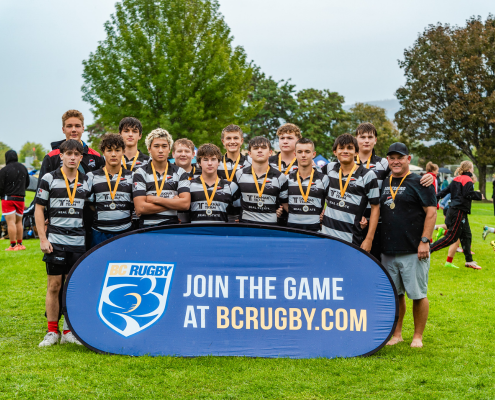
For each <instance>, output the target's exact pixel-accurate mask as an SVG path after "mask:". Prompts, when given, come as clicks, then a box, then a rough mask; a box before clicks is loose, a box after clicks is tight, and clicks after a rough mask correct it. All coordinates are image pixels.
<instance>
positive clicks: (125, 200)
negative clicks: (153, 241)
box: [88, 168, 134, 233]
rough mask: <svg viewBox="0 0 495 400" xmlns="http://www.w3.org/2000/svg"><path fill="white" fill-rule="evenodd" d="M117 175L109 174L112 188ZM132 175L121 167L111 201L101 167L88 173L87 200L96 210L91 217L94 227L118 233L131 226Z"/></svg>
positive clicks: (132, 204) (132, 207) (132, 205)
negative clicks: (92, 217)
mask: <svg viewBox="0 0 495 400" xmlns="http://www.w3.org/2000/svg"><path fill="white" fill-rule="evenodd" d="M118 175H119V174H118V173H116V174H114V175H113V176H112V175H110V174H109V177H110V183H111V184H112V189H114V188H115V182H116V180H117V176H118ZM132 175H133V173H132V172H131V171H130V170H128V169H123V168H122V174H121V176H120V181H119V185H118V187H117V192H115V197H114V199H113V201H112V197H111V196H110V189H109V188H108V182H107V178H106V176H105V171H103V168H100V169H98V170H96V171H93V172H89V173H88V189H89V202H90V203H92V204H93V205H94V207H95V210H96V212H95V213H94V219H93V228H94V229H96V230H98V231H103V232H109V233H119V232H124V231H126V230H127V229H129V228H130V227H131V216H132V211H133V210H134V203H133V202H132ZM112 203H115V209H113V210H112V209H111V208H110V205H111V204H112Z"/></svg>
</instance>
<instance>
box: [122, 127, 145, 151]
mask: <svg viewBox="0 0 495 400" xmlns="http://www.w3.org/2000/svg"><path fill="white" fill-rule="evenodd" d="M120 135H121V136H122V139H124V142H125V145H126V146H127V147H134V146H137V144H138V142H139V139H141V136H142V135H141V134H140V133H139V129H138V128H130V127H125V128H124V129H122V132H120Z"/></svg>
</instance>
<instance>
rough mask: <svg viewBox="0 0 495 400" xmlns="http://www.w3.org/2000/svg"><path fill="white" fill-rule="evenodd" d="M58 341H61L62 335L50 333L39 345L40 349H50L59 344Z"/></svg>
mask: <svg viewBox="0 0 495 400" xmlns="http://www.w3.org/2000/svg"><path fill="white" fill-rule="evenodd" d="M58 339H60V333H55V332H48V333H47V334H46V335H45V337H44V339H43V341H42V342H41V343H40V344H39V347H48V346H52V345H54V344H57V343H58Z"/></svg>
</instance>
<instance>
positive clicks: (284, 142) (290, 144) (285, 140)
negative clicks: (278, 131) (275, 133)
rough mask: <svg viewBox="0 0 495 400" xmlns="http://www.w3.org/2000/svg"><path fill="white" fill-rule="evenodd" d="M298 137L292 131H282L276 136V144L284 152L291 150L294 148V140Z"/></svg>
mask: <svg viewBox="0 0 495 400" xmlns="http://www.w3.org/2000/svg"><path fill="white" fill-rule="evenodd" d="M298 140H299V138H298V137H297V136H296V135H294V134H293V133H283V134H282V135H280V136H279V137H278V144H279V146H280V151H283V152H284V153H288V152H292V151H294V149H295V146H296V142H297V141H298Z"/></svg>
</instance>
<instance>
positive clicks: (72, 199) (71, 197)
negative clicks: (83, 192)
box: [60, 168, 79, 205]
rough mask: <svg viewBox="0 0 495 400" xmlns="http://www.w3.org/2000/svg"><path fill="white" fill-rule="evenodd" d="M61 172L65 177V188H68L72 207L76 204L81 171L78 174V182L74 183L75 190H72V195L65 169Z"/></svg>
mask: <svg viewBox="0 0 495 400" xmlns="http://www.w3.org/2000/svg"><path fill="white" fill-rule="evenodd" d="M60 171H62V175H63V176H64V180H65V187H66V188H67V195H68V196H69V201H70V204H71V205H72V204H73V203H74V199H75V198H76V191H77V180H78V179H79V171H77V172H76V180H75V181H74V188H73V190H72V194H71V192H70V185H69V180H68V179H67V176H66V175H65V172H64V169H63V168H60Z"/></svg>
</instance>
